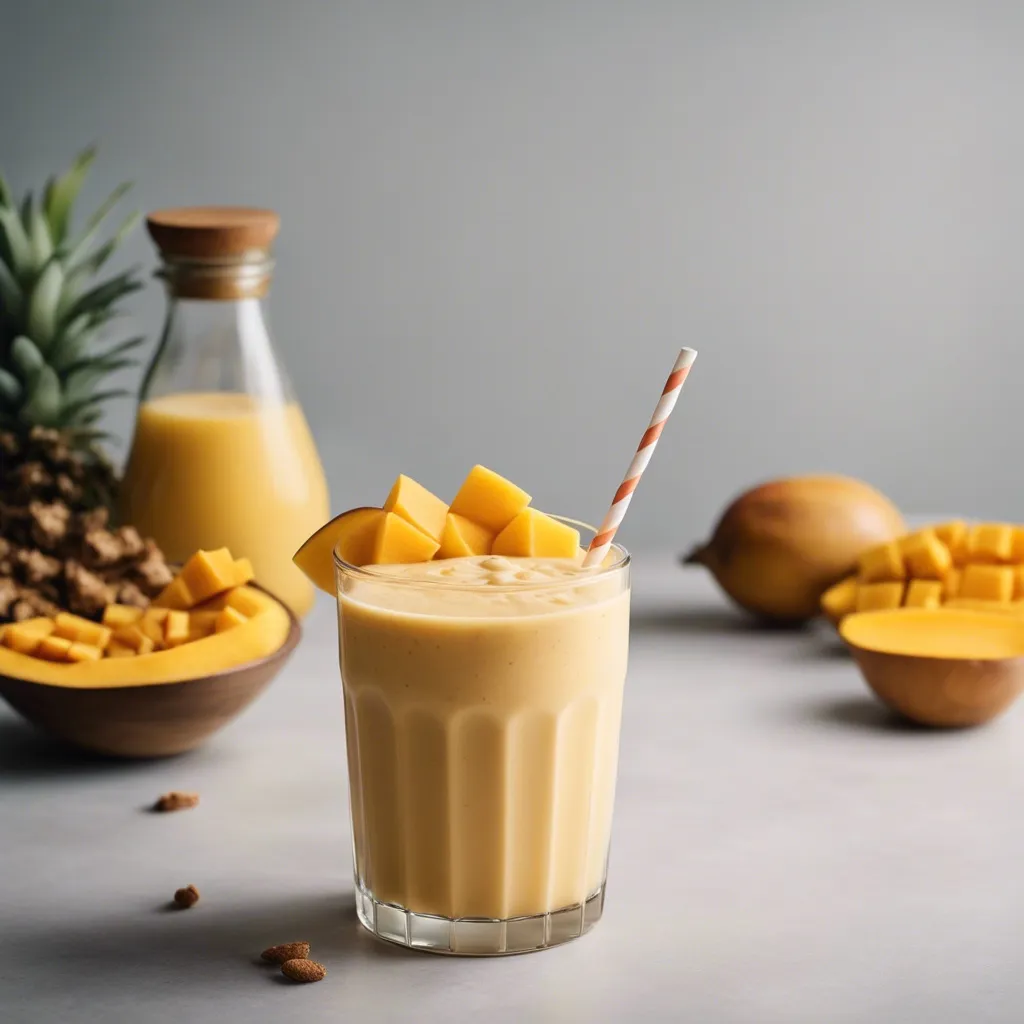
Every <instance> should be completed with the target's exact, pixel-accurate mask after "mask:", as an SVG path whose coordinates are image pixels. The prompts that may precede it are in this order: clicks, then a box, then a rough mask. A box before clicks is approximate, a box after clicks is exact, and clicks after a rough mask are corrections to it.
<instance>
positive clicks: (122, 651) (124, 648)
mask: <svg viewBox="0 0 1024 1024" xmlns="http://www.w3.org/2000/svg"><path fill="white" fill-rule="evenodd" d="M106 655H107V657H108V658H134V657H135V648H134V647H129V646H128V645H127V644H122V643H120V642H119V641H117V640H111V641H110V643H109V644H107V650H106Z"/></svg>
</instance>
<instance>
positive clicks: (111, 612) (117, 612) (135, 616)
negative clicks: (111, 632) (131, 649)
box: [103, 604, 142, 629]
mask: <svg viewBox="0 0 1024 1024" xmlns="http://www.w3.org/2000/svg"><path fill="white" fill-rule="evenodd" d="M141 618H142V609H141V608H135V607H133V606H132V605H130V604H108V605H107V607H106V608H104V609H103V625H104V626H109V627H110V628H111V629H118V628H120V627H121V626H130V625H131V624H132V623H133V622H138V621H139V619H141Z"/></svg>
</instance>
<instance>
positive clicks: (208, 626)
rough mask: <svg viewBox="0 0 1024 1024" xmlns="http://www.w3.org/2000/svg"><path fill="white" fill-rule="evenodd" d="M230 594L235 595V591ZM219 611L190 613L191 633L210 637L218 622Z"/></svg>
mask: <svg viewBox="0 0 1024 1024" xmlns="http://www.w3.org/2000/svg"><path fill="white" fill-rule="evenodd" d="M228 593H229V594H233V593H234V591H233V590H229V591H228ZM218 613H219V609H218V610H217V611H213V610H212V609H211V610H210V611H191V612H189V613H188V631H189V633H198V634H199V635H200V636H208V635H209V634H210V633H212V632H213V627H214V624H215V623H216V621H217V615H218Z"/></svg>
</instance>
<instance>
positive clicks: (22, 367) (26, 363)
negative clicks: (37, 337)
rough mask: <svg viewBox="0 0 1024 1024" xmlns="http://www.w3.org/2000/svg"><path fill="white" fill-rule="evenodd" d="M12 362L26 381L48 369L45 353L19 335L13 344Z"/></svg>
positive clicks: (29, 340) (22, 335) (28, 339)
mask: <svg viewBox="0 0 1024 1024" xmlns="http://www.w3.org/2000/svg"><path fill="white" fill-rule="evenodd" d="M11 361H12V362H13V363H14V365H15V367H17V369H18V371H19V373H20V374H21V379H22V380H25V381H28V380H31V379H32V377H33V376H34V375H35V374H37V373H39V371H40V370H42V369H44V368H45V367H46V360H45V359H44V358H43V353H42V352H40V351H39V349H38V348H36V346H35V344H34V343H33V341H32V340H31V339H30V338H26V337H25V335H24V334H19V335H18V337H16V338H15V339H14V341H12V342H11Z"/></svg>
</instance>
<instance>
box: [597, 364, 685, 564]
mask: <svg viewBox="0 0 1024 1024" xmlns="http://www.w3.org/2000/svg"><path fill="white" fill-rule="evenodd" d="M696 358H697V352H696V350H695V349H692V348H684V349H683V350H682V351H681V352H680V353H679V358H678V359H677V360H676V364H675V366H673V367H672V372H671V373H670V374H669V375H668V380H667V381H665V388H664V390H663V391H662V392H661V398H660V399H659V400H658V405H657V408H655V410H654V415H653V416H652V417H651V422H650V424H649V425H648V427H647V429H646V430H645V431H644V436H643V437H642V438H640V444H639V445H638V446H637V449H636V455H634V456H633V461H632V462H631V463H630V464H629V469H627V470H626V478H625V480H623V481H622V483H621V484H619V489H618V490H617V491H616V492H615V497H614V499H613V500H612V507H611V508H610V509H608V514H607V515H606V516H605V517H604V522H603V523H601V529H600V530H598V531H597V533H596V534H595V536H594V539H593V540H592V541H591V542H590V548H589V550H588V551H587V556H586V558H584V559H583V564H584V565H585V566H591V565H600V564H601V562H602V561H603V560H604V556H605V555H607V554H608V549H609V548H610V547H611V546H612V539H613V538H614V536H615V531H616V530H618V528H619V526H620V525H621V524H622V520H623V518H624V517H625V515H626V509H627V508H629V502H630V499H631V498H632V497H633V492H634V491H635V490H636V485H637V484H638V483H640V477H641V476H643V472H644V470H645V469H646V468H647V463H649V462H650V461H651V456H652V455H653V454H654V448H655V446H656V445H657V443H658V438H659V437H661V432H662V430H664V429H665V421H666V420H667V419H668V418H669V416H670V415H671V414H672V410H673V409H674V408H675V405H676V401H677V399H678V398H679V392H680V391H682V390H683V381H684V380H686V375H687V374H688V373H689V372H690V367H691V366H693V361H694V360H695V359H696Z"/></svg>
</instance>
